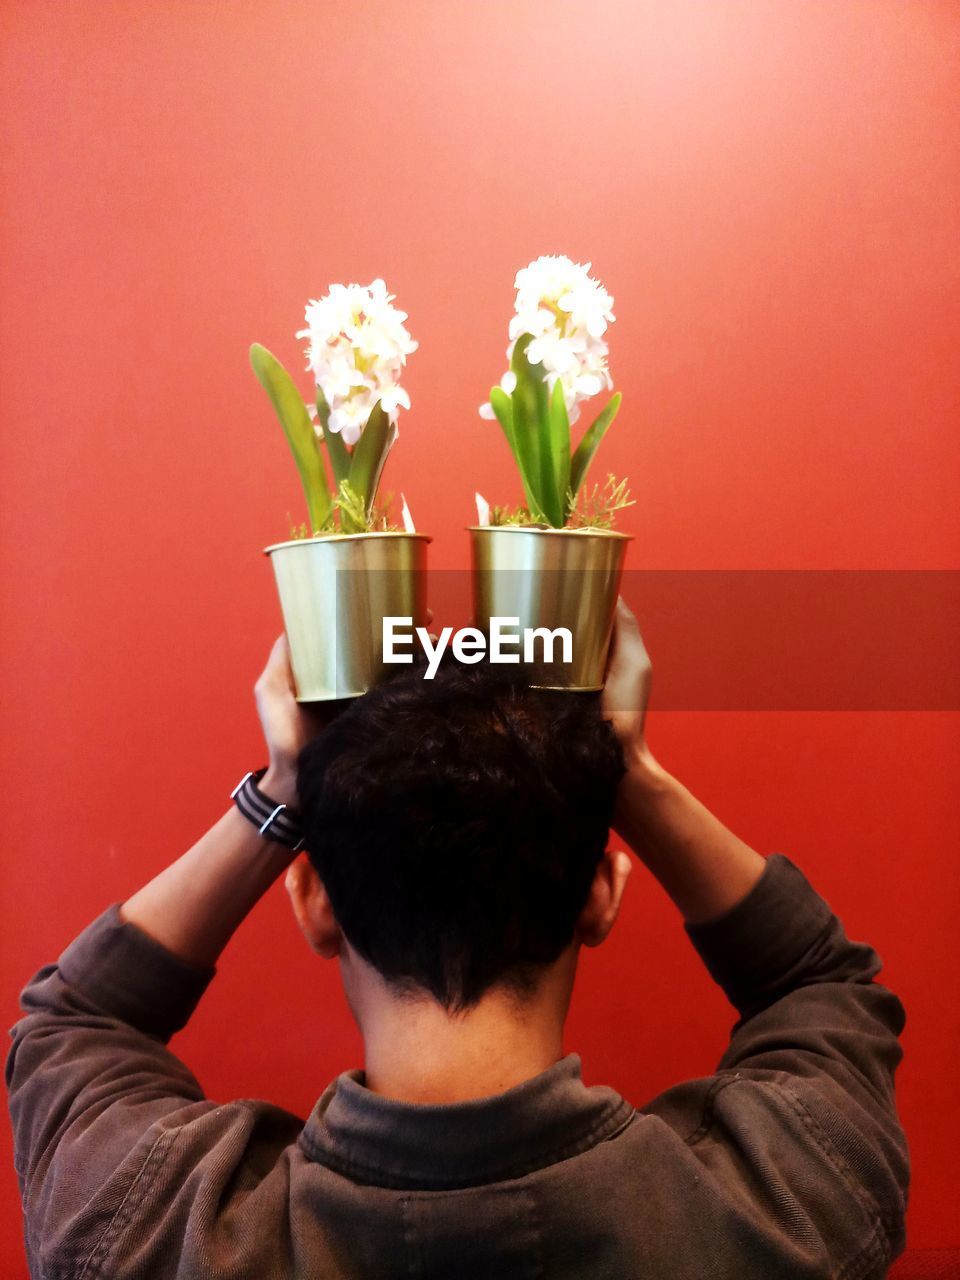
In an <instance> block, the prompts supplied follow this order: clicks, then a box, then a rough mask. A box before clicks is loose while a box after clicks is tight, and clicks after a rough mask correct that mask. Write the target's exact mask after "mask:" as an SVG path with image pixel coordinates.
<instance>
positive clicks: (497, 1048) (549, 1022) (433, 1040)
mask: <svg viewBox="0 0 960 1280" xmlns="http://www.w3.org/2000/svg"><path fill="white" fill-rule="evenodd" d="M572 982H573V969H572V967H571V966H568V965H564V964H558V965H557V966H555V967H554V968H553V969H552V970H551V971H550V972H549V974H548V976H547V977H546V978H545V980H544V981H543V982H542V983H541V984H540V986H539V988H538V990H537V992H536V993H535V994H534V995H533V996H532V997H530V998H529V999H528V1000H526V1001H524V1002H523V1003H522V1004H520V1003H518V1002H517V1001H516V1000H514V999H513V998H511V997H510V996H508V995H506V994H504V993H502V992H491V993H488V994H487V995H486V996H484V998H483V999H482V1000H481V1001H480V1003H479V1004H477V1005H476V1006H475V1007H474V1008H472V1009H470V1010H468V1011H467V1012H466V1013H464V1014H461V1015H457V1016H451V1015H450V1014H448V1013H447V1012H446V1011H445V1010H444V1009H443V1007H442V1006H441V1005H439V1004H438V1003H437V1002H436V1001H435V1000H431V999H422V1000H421V999H417V1000H409V999H399V998H397V997H396V996H395V995H393V994H391V993H388V992H387V990H386V989H385V988H383V987H382V986H378V987H375V988H373V989H368V990H367V991H366V992H365V993H364V995H365V998H364V1001H363V1006H362V1008H359V1009H357V1010H356V1012H357V1015H358V1020H359V1022H360V1029H361V1031H362V1033H363V1039H364V1058H365V1082H366V1086H367V1088H368V1089H371V1090H372V1091H373V1092H374V1093H378V1094H381V1095H382V1096H383V1097H386V1098H393V1099H396V1100H397V1101H403V1102H413V1103H425V1104H438V1103H451V1102H464V1101H469V1100H471V1099H477V1098H488V1097H492V1096H493V1095H494V1094H498V1093H504V1092H505V1091H506V1090H507V1089H512V1088H513V1087H514V1086H515V1085H518V1084H522V1083H523V1082H524V1081H525V1080H529V1079H531V1078H532V1077H533V1076H536V1075H539V1074H540V1073H541V1072H542V1071H546V1070H547V1068H548V1067H551V1066H552V1065H553V1064H554V1063H555V1062H557V1061H559V1059H560V1058H561V1057H562V1056H563V1023H564V1018H565V1016H566V1011H567V1006H568V1005H569V1000H570V991H571V988H572Z"/></svg>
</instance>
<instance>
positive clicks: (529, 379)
mask: <svg viewBox="0 0 960 1280" xmlns="http://www.w3.org/2000/svg"><path fill="white" fill-rule="evenodd" d="M532 337H533V335H532V334H529V333H524V334H521V335H520V337H519V338H518V339H517V341H516V343H515V345H514V348H513V355H512V356H511V359H510V367H511V369H512V370H513V372H514V373H515V374H516V378H517V385H516V387H515V388H514V391H513V395H512V396H511V401H512V404H513V430H514V438H515V441H516V456H517V458H518V460H519V462H520V471H521V474H522V475H523V476H524V477H525V479H526V487H527V488H528V489H529V501H530V514H531V515H532V516H533V517H534V518H535V519H537V520H540V519H543V520H545V521H546V522H547V523H548V524H553V525H556V524H558V523H559V522H560V517H561V514H562V513H561V511H560V502H559V498H558V495H557V493H556V482H555V480H554V475H553V462H552V458H551V455H550V452H549V447H548V446H549V413H548V409H547V397H546V390H547V388H546V383H545V382H544V381H543V365H532V364H531V363H530V361H529V360H528V359H527V354H526V352H527V347H528V346H529V345H530V343H531V341H532Z"/></svg>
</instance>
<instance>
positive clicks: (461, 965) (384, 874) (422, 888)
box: [298, 651, 624, 1012]
mask: <svg viewBox="0 0 960 1280" xmlns="http://www.w3.org/2000/svg"><path fill="white" fill-rule="evenodd" d="M423 673H424V667H423V664H422V663H415V664H414V665H413V666H407V667H403V668H400V669H399V671H398V673H395V674H391V675H390V676H389V677H388V678H387V679H386V680H385V681H384V682H383V683H382V684H379V685H377V686H376V687H375V688H373V689H372V690H370V691H369V692H368V693H366V694H364V695H363V697H361V698H359V699H357V701H356V702H354V703H352V704H351V705H350V706H349V707H348V708H347V710H345V711H344V712H342V713H341V714H340V715H339V716H338V717H337V718H336V719H335V720H334V721H333V722H332V723H331V724H330V725H329V726H328V727H327V728H326V729H325V730H324V731H323V733H321V734H320V735H319V737H317V738H316V739H315V740H314V741H312V742H311V743H309V744H308V745H307V746H306V747H305V748H304V750H303V751H302V753H301V755H300V760H299V776H298V789H299V796H300V809H301V813H302V818H303V826H304V831H305V834H306V842H307V848H308V850H309V853H310V858H311V861H312V862H313V864H314V866H315V867H316V869H317V872H318V874H319V875H320V878H321V879H322V880H323V882H324V885H325V888H326V890H327V893H328V895H329V898H330V901H331V904H332V906H333V910H334V913H335V914H336V917H337V921H338V923H339V925H340V928H341V930H342V932H343V934H344V936H345V937H346V939H347V941H348V942H349V944H350V945H351V946H352V947H353V948H354V949H355V950H356V951H357V952H358V953H359V954H360V955H361V956H363V958H364V959H365V960H367V961H368V962H369V963H370V964H372V965H373V966H374V968H375V969H377V970H378V971H379V972H380V974H381V975H382V976H383V977H384V978H386V979H387V980H388V981H389V982H390V983H391V984H392V985H393V986H394V987H395V988H396V989H397V990H398V991H400V992H403V991H408V992H411V993H420V994H422V993H423V992H424V991H426V992H429V993H430V994H431V995H432V996H433V997H434V998H435V999H437V1000H438V1001H440V1002H441V1004H443V1005H444V1006H445V1007H446V1008H447V1009H448V1010H450V1011H451V1012H455V1011H457V1010H463V1009H467V1008H470V1007H471V1006H472V1005H474V1004H476V1002H477V1001H478V1000H479V999H480V998H481V997H482V996H483V995H484V994H485V993H486V992H487V991H488V990H490V989H491V988H493V987H505V988H507V989H511V990H514V991H517V992H520V993H522V992H524V991H526V990H529V989H530V988H531V986H532V984H534V983H535V981H536V977H537V974H538V972H539V971H540V970H541V969H542V966H544V965H545V964H549V963H550V962H552V961H553V960H555V959H556V958H557V957H558V956H559V955H560V953H561V952H562V951H563V950H564V948H565V947H566V946H567V945H568V944H569V943H570V942H571V940H572V939H573V935H574V927H575V924H576V921H577V917H578V916H579V914H580V911H581V910H582V908H583V906H584V903H585V901H586V898H587V894H588V892H589V889H590V885H591V882H592V880H593V876H594V873H595V871H596V868H597V865H598V863H599V861H600V858H601V857H602V855H603V852H604V850H605V848H606V844H607V840H608V837H609V827H610V821H611V817H612V812H613V802H614V796H615V793H616V788H617V784H618V783H619V781H620V779H621V777H622V776H623V773H624V764H623V757H622V754H621V751H620V747H619V744H618V742H617V740H616V737H615V735H614V733H613V730H612V728H611V727H610V725H609V724H608V723H607V722H605V721H604V720H603V718H602V717H601V714H600V704H599V696H598V695H595V694H590V693H572V692H562V691H558V690H548V689H535V688H531V687H530V685H531V680H532V679H533V678H535V674H536V668H534V667H530V666H525V665H523V664H517V665H511V664H503V663H498V664H491V663H490V662H489V661H488V660H486V659H484V661H482V662H480V663H477V664H475V665H465V664H462V663H460V662H458V661H456V659H455V658H453V656H452V654H450V652H449V651H447V653H446V654H445V657H444V659H443V661H442V662H441V664H440V667H439V669H438V670H437V673H436V675H435V676H434V678H433V679H432V680H426V679H424V674H423Z"/></svg>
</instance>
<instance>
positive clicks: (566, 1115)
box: [6, 854, 909, 1280]
mask: <svg viewBox="0 0 960 1280" xmlns="http://www.w3.org/2000/svg"><path fill="white" fill-rule="evenodd" d="M687 931H688V934H689V936H690V938H691V940H692V942H693V944H694V945H695V947H696V948H697V950H698V951H699V953H700V955H701V956H702V958H703V960H704V961H705V963H706V965H707V967H708V969H709V970H710V972H711V973H712V975H713V976H714V978H715V979H716V980H717V982H719V983H720V984H721V985H722V987H723V989H724V990H725V991H726V993H727V995H728V997H729V998H730V1000H731V1001H732V1002H733V1004H734V1005H735V1006H736V1008H737V1010H738V1012H739V1014H740V1018H739V1021H738V1022H737V1023H736V1025H735V1027H734V1029H733V1032H732V1034H731V1038H730V1044H729V1047H728V1048H727V1050H726V1052H725V1054H724V1055H723V1058H722V1060H721V1062H720V1064H719V1067H718V1070H717V1072H716V1074H714V1075H712V1076H705V1077H704V1078H702V1079H699V1080H690V1081H688V1082H687V1083H685V1084H680V1085H677V1086H676V1087H675V1088H672V1089H669V1090H668V1091H667V1092H666V1093H664V1094H661V1095H660V1096H659V1097H658V1098H656V1099H655V1100H654V1101H653V1102H651V1103H649V1104H648V1105H647V1106H646V1107H643V1108H641V1109H640V1110H635V1109H634V1108H633V1107H632V1106H631V1105H630V1104H629V1103H628V1102H625V1101H624V1100H623V1099H622V1098H621V1097H620V1096H619V1095H618V1094H616V1093H615V1092H614V1091H613V1090H612V1089H607V1088H587V1087H585V1086H584V1084H583V1083H582V1081H581V1078H580V1060H579V1058H577V1057H576V1056H575V1055H571V1056H569V1057H567V1058H564V1059H563V1060H561V1061H560V1062H558V1063H556V1064H555V1065H554V1066H553V1067H551V1068H550V1069H549V1070H548V1071H546V1072H544V1073H543V1074H542V1075H540V1076H537V1077H535V1078H534V1079H532V1080H529V1081H527V1082H526V1083H524V1084H521V1085H519V1086H518V1087H516V1088H514V1089H511V1090H510V1091H509V1092H507V1093H504V1094H501V1095H500V1096H498V1097H495V1098H488V1099H485V1100H482V1101H478V1102H466V1103H457V1104H454V1105H448V1106H414V1105H411V1104H407V1103H398V1102H392V1101H388V1100H386V1099H384V1098H382V1097H379V1096H377V1095H375V1094H373V1093H371V1092H370V1091H369V1090H368V1089H366V1088H365V1087H364V1083H363V1075H362V1073H361V1072H358V1071H355V1072H347V1073H345V1074H343V1075H341V1076H340V1077H339V1078H338V1079H337V1080H335V1081H333V1083H331V1084H330V1086H329V1087H328V1088H327V1090H326V1091H325V1093H324V1094H323V1096H322V1097H321V1098H320V1099H319V1101H318V1102H317V1104H316V1106H315V1107H314V1109H313V1111H312V1113H311V1115H310V1116H309V1118H308V1119H307V1121H306V1123H304V1121H303V1120H302V1119H301V1118H299V1117H297V1116H295V1115H291V1114H290V1113H289V1112H287V1111H284V1110H281V1109H280V1108H279V1107H275V1106H272V1105H271V1104H269V1103H267V1102H258V1101H254V1100H249V1099H241V1100H239V1101H236V1102H228V1103H217V1102H214V1101H212V1100H210V1099H208V1098H205V1097H204V1095H203V1090H202V1089H201V1087H200V1085H199V1084H198V1082H197V1081H196V1079H195V1078H194V1077H193V1075H191V1073H190V1071H189V1070H188V1068H187V1067H186V1066H185V1065H184V1064H183V1063H182V1062H181V1061H180V1060H179V1059H178V1058H176V1057H175V1056H174V1055H173V1054H172V1053H171V1052H170V1051H169V1049H168V1048H167V1047H166V1045H167V1042H168V1040H169V1039H170V1037H171V1036H172V1035H173V1033H174V1032H175V1031H177V1030H178V1029H179V1028H181V1027H182V1026H183V1025H184V1024H185V1023H186V1021H187V1019H188V1018H189V1017H190V1015H191V1013H192V1011H193V1009H194V1007H195V1005H196V1003H197V1001H198V1000H199V999H200V997H201V995H202V994H203V992H204V990H205V988H206V986H207V984H208V983H209V981H210V979H211V977H212V976H213V971H212V970H197V969H194V968H191V967H190V966H189V965H186V964H184V963H183V962H182V961H180V960H178V959H177V958H176V957H175V956H173V955H172V954H170V953H169V952H168V951H166V950H165V949H164V948H163V947H161V946H159V945H158V944H157V943H156V942H154V941H152V940H151V939H150V938H149V937H148V936H147V935H146V934H144V933H143V932H142V931H140V930H139V929H138V928H137V927H136V926H134V925H131V924H129V923H124V922H122V921H121V920H120V918H119V915H118V908H117V906H116V905H114V906H112V907H110V908H109V909H108V910H106V911H105V912H104V913H103V915H101V916H100V917H99V918H98V919H96V920H95V921H94V922H93V923H92V924H91V925H89V926H88V928H86V929H85V930H84V931H83V932H82V933H81V934H80V935H79V937H77V938H76V939H75V940H74V941H73V942H72V943H71V944H70V946H69V947H67V949H66V951H64V953H63V954H62V955H61V957H60V959H59V961H58V962H57V964H50V965H47V966H46V967H45V968H43V969H41V970H40V971H39V973H37V974H36V976H35V977H34V978H33V979H32V981H31V982H30V983H29V985H28V986H27V987H26V989H25V990H24V992H23V994H22V997H21V999H22V1007H23V1009H24V1011H25V1013H26V1016H25V1017H24V1018H22V1019H21V1021H19V1022H18V1023H17V1024H16V1026H15V1027H14V1028H13V1030H12V1032H11V1035H12V1037H13V1046H12V1048H11V1050H10V1054H9V1057H8V1060H7V1068H6V1078H7V1086H8V1090H9V1097H10V1111H11V1115H12V1119H13V1127H14V1133H15V1141H16V1166H17V1172H18V1175H19V1179H20V1185H21V1190H22V1196H23V1205H24V1213H25V1233H26V1248H27V1254H28V1257H29V1260H30V1266H31V1273H32V1275H33V1276H35V1277H41V1276H42V1277H45V1280H96V1278H98V1277H129V1278H130V1280H133V1278H134V1277H136V1278H138V1280H147V1278H148V1277H149V1278H150V1280H168V1278H171V1280H172V1277H177V1280H200V1277H204V1278H205V1280H206V1278H209V1280H214V1278H216V1280H239V1278H240V1277H244V1278H245V1280H246V1278H250V1280H254V1278H255V1280H275V1278H276V1280H279V1278H280V1277H298V1278H299V1280H321V1278H323V1280H326V1278H328V1277H329V1278H330V1280H333V1278H334V1277H357V1280H360V1278H361V1277H363V1278H364V1280H366V1278H367V1277H383V1278H384V1280H386V1278H387V1277H397V1278H399V1277H405V1278H406V1280H410V1278H411V1277H423V1278H424V1280H426V1278H428V1277H429V1278H431V1280H432V1278H434V1277H451V1278H453V1277H456V1278H457V1280H473V1278H476V1280H481V1278H482V1280H512V1278H513V1277H525V1278H529V1280H533V1278H535V1277H543V1278H544V1280H560V1278H561V1277H562V1278H563V1280H567V1278H572V1277H577V1278H578V1280H584V1278H589V1280H602V1278H605V1277H609V1278H610V1280H631V1278H633V1277H637V1278H639V1277H654V1278H656V1280H660V1278H661V1277H662V1278H663V1280H687V1278H689V1280H703V1278H704V1277H717V1278H719V1277H724V1278H726V1277H729V1278H730V1280H778V1278H779V1277H797V1278H798V1280H800V1278H801V1277H803V1278H809V1280H814V1277H816V1278H818V1280H819V1278H820V1277H828V1276H831V1277H837V1280H864V1278H865V1277H877V1276H882V1275H884V1274H885V1273H886V1268H887V1264H888V1262H889V1261H890V1259H891V1257H893V1256H896V1254H897V1253H899V1251H900V1250H901V1249H902V1247H903V1239H904V1235H903V1233H904V1226H903V1219H904V1208H905V1201H906V1194H907V1184H908V1176H909V1174H908V1157H907V1148H906V1143H905V1140H904V1136H903V1132H902V1130H901V1128H900V1125H899V1123H898V1120H897V1114H896V1109H895V1105H894V1089H893V1075H894V1069H895V1068H896V1066H897V1064H898V1062H899V1061H900V1056H901V1050H900V1046H899V1043H898V1039H897V1037H898V1035H899V1033H900V1031H901V1030H902V1027H903V1022H904V1014H903V1008H902V1006H901V1004H900V1001H899V1000H898V999H897V997H896V996H894V995H892V994H891V993H890V992H889V991H888V990H886V989H885V988H884V987H882V986H880V985H878V984H877V983H876V982H874V981H873V979H874V977H875V975H876V974H877V972H878V971H879V968H880V961H879V959H878V957H877V955H876V953H875V952H874V951H873V950H872V949H871V948H870V947H869V946H867V945H865V944H862V943H853V942H850V941H849V940H848V939H847V937H846V936H845V933H844V930H843V927H842V925H841V922H840V921H839V919H838V918H837V917H836V916H835V915H834V914H833V913H832V912H831V910H830V908H829V907H828V905H827V903H826V902H825V901H824V900H823V899H822V898H821V897H820V896H819V895H818V894H817V893H816V892H815V891H814V890H813V888H812V887H811V886H810V884H809V883H808V881H807V880H806V878H805V877H804V876H803V874H802V873H801V872H800V871H799V869H798V868H797V867H796V866H795V865H794V864H793V863H792V862H791V861H790V860H789V859H788V858H786V857H784V856H783V855H781V854H774V855H772V856H771V857H770V858H769V859H768V861H767V865H766V867H765V869H764V873H763V875H762V877H761V878H760V880H759V881H758V883H757V884H756V886H755V887H754V888H753V890H752V891H751V892H750V894H749V896H748V897H747V898H746V899H745V900H744V901H743V902H742V903H740V904H739V905H738V906H737V907H735V908H734V909H733V910H732V911H730V912H728V913H727V915H725V916H724V917H723V918H722V919H720V920H718V921H713V922H711V923H709V924H704V925H699V926H696V927H691V926H688V928H687ZM611 1033H613V1029H611ZM653 1034H654V1029H653V1028H651V1035H653Z"/></svg>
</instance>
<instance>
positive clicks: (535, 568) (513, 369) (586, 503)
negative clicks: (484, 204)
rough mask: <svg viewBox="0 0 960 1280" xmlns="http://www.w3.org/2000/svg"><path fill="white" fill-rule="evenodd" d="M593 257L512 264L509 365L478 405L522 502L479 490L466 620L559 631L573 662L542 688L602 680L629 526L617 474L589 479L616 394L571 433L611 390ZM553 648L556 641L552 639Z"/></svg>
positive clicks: (609, 308)
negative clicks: (497, 500)
mask: <svg viewBox="0 0 960 1280" xmlns="http://www.w3.org/2000/svg"><path fill="white" fill-rule="evenodd" d="M590 266H591V264H590V263H589V262H587V263H575V262H573V261H571V259H570V258H567V257H564V256H544V257H541V258H537V259H536V261H534V262H531V263H530V264H529V266H526V267H524V268H523V269H522V270H520V271H518V272H517V276H516V280H515V282H514V283H515V288H516V301H515V310H514V315H513V317H512V318H511V320H510V326H509V339H510V341H509V344H508V346H507V363H508V368H507V371H506V372H505V373H504V375H503V377H502V378H501V380H500V384H499V385H498V386H496V387H494V388H493V389H492V390H491V392H490V399H489V401H488V402H487V403H486V404H484V405H481V407H480V415H481V417H484V418H488V419H490V420H494V419H495V420H496V421H497V422H499V424H500V427H501V429H502V431H503V434H504V437H505V439H506V442H507V445H508V446H509V448H510V452H511V453H512V455H513V458H514V461H515V463H516V466H517V469H518V471H519V473H520V481H521V484H522V486H523V493H524V497H525V503H524V504H523V505H520V506H517V507H513V508H510V507H505V506H494V507H491V506H490V504H489V503H487V502H486V500H485V499H484V498H482V497H481V495H480V494H477V495H476V499H477V520H478V523H477V524H476V525H472V526H470V527H469V531H470V535H471V550H472V557H473V572H472V584H473V605H474V622H475V625H477V626H478V627H480V628H483V629H486V628H488V627H489V626H490V619H491V618H493V617H511V618H517V619H518V620H519V625H520V627H521V628H534V627H537V628H546V629H547V630H549V631H555V630H556V629H557V628H564V629H566V630H567V631H568V632H569V633H570V635H571V638H572V643H571V645H570V654H569V660H561V659H560V658H557V659H556V660H551V658H550V655H549V653H548V654H546V655H545V656H546V657H547V659H548V661H547V665H548V668H549V675H550V678H551V680H552V679H554V678H555V679H556V684H555V685H554V684H551V685H550V686H549V687H556V688H564V689H578V690H590V689H600V688H602V687H603V672H604V669H605V665H606V658H607V652H608V649H609V645H610V638H611V635H612V631H613V620H614V612H615V609H616V602H617V592H618V590H619V585H620V578H621V574H622V571H623V563H624V559H625V555H626V544H627V542H628V541H629V540H630V539H629V537H628V535H627V534H625V533H622V532H619V531H617V530H615V529H614V528H613V524H614V521H615V519H616V513H617V512H618V511H620V510H622V509H623V508H624V507H626V506H630V505H632V503H631V499H630V497H629V494H628V491H627V485H626V481H625V480H620V481H619V482H618V481H617V480H616V479H615V477H614V476H613V475H608V477H607V480H606V483H605V484H603V485H600V484H595V485H594V486H593V488H592V489H588V488H587V487H586V480H587V472H588V470H589V468H590V464H591V462H592V461H593V458H594V455H595V454H596V452H597V449H598V447H599V445H600V443H601V441H602V440H603V437H604V435H605V434H606V432H607V430H608V429H609V427H610V425H611V423H612V422H613V420H614V418H615V417H616V415H617V411H618V410H619V408H620V401H621V396H620V393H619V392H615V393H614V394H613V395H612V396H611V397H610V399H609V400H608V401H607V403H606V404H605V405H604V406H603V408H602V409H601V410H600V411H599V413H598V414H597V415H596V416H595V417H594V418H593V420H592V422H591V423H590V424H589V426H587V427H586V429H585V430H584V431H583V432H582V434H580V438H579V440H578V442H577V443H576V445H574V443H573V439H572V432H571V427H572V426H573V425H574V424H576V423H577V422H578V421H579V420H580V418H581V415H582V406H584V405H585V404H586V402H587V401H589V400H592V399H593V398H594V397H595V396H597V395H598V394H599V393H600V392H601V391H603V390H612V388H613V381H612V378H611V376H610V371H609V367H608V356H609V348H608V345H607V342H606V333H607V329H608V327H609V325H610V324H611V323H612V322H613V321H614V319H615V317H614V314H613V298H612V297H611V296H610V294H609V293H608V292H607V291H606V289H604V287H603V286H602V285H601V284H600V283H599V281H597V280H595V279H593V278H592V277H591V275H590ZM555 651H556V646H555ZM561 652H562V651H561Z"/></svg>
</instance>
